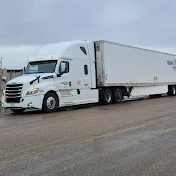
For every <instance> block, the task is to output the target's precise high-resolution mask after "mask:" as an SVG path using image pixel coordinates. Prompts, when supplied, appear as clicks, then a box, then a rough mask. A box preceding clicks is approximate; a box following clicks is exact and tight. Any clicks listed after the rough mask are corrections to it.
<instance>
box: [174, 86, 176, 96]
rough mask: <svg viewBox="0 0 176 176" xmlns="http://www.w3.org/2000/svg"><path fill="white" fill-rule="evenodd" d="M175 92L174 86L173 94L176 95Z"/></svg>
mask: <svg viewBox="0 0 176 176" xmlns="http://www.w3.org/2000/svg"><path fill="white" fill-rule="evenodd" d="M175 93H176V90H175V87H173V94H174V95H175Z"/></svg>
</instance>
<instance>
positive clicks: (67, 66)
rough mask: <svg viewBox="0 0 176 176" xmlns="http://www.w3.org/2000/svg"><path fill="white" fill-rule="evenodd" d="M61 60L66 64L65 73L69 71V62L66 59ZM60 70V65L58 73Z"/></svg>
mask: <svg viewBox="0 0 176 176" xmlns="http://www.w3.org/2000/svg"><path fill="white" fill-rule="evenodd" d="M61 62H62V63H65V64H66V69H65V73H68V72H69V71H70V67H69V62H68V61H61ZM60 72H61V66H59V73H60Z"/></svg>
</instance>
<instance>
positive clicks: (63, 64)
mask: <svg viewBox="0 0 176 176" xmlns="http://www.w3.org/2000/svg"><path fill="white" fill-rule="evenodd" d="M65 70H66V64H65V63H64V62H61V65H60V74H61V73H64V72H65Z"/></svg>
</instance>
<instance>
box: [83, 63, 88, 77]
mask: <svg viewBox="0 0 176 176" xmlns="http://www.w3.org/2000/svg"><path fill="white" fill-rule="evenodd" d="M84 74H85V75H88V66H87V65H84Z"/></svg>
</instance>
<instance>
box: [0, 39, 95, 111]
mask: <svg viewBox="0 0 176 176" xmlns="http://www.w3.org/2000/svg"><path fill="white" fill-rule="evenodd" d="M94 102H98V90H97V89H96V71H95V55H94V42H88V41H71V42H70V41H68V42H61V43H53V44H49V45H46V46H44V47H42V48H41V49H40V50H39V52H38V55H37V56H35V57H31V58H29V60H28V64H27V67H26V69H25V72H24V75H22V76H20V77H17V78H15V79H12V80H10V81H9V82H7V83H6V89H5V91H4V93H3V96H2V104H3V105H2V106H3V108H10V109H11V110H12V111H13V112H15V113H20V112H23V111H24V110H25V109H28V108H35V109H42V110H43V111H44V112H54V111H56V110H57V108H58V107H64V106H72V105H78V104H87V103H94Z"/></svg>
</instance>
